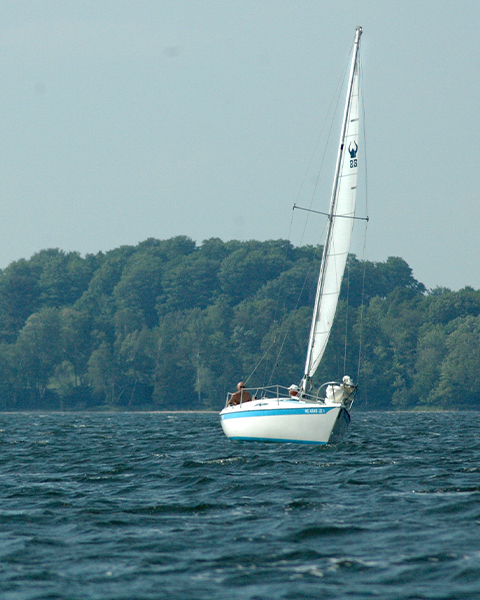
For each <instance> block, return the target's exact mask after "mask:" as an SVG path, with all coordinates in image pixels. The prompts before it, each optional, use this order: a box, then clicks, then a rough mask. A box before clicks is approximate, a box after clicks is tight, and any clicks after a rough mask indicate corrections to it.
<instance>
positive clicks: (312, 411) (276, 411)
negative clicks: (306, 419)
mask: <svg viewBox="0 0 480 600" xmlns="http://www.w3.org/2000/svg"><path fill="white" fill-rule="evenodd" d="M335 408H337V407H335V406H332V407H328V408H272V409H270V410H264V409H258V410H243V411H239V412H235V413H229V414H225V415H220V418H221V419H238V418H242V417H274V416H277V415H282V416H287V415H324V414H325V413H327V412H328V411H330V410H333V409H335Z"/></svg>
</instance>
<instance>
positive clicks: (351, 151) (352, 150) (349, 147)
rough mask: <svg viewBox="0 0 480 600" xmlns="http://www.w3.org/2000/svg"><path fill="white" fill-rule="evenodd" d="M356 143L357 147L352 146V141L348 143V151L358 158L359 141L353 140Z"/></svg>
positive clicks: (351, 155) (352, 156) (351, 156)
mask: <svg viewBox="0 0 480 600" xmlns="http://www.w3.org/2000/svg"><path fill="white" fill-rule="evenodd" d="M353 143H354V144H355V148H353V147H352V142H350V144H349V145H348V151H349V153H350V158H356V157H357V152H358V145H357V142H353Z"/></svg>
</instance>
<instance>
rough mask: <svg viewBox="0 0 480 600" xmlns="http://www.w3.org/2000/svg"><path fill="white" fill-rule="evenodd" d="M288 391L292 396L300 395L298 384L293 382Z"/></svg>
mask: <svg viewBox="0 0 480 600" xmlns="http://www.w3.org/2000/svg"><path fill="white" fill-rule="evenodd" d="M288 393H289V395H290V396H291V397H292V398H297V397H298V385H295V384H294V383H292V385H291V386H290V387H289V388H288Z"/></svg>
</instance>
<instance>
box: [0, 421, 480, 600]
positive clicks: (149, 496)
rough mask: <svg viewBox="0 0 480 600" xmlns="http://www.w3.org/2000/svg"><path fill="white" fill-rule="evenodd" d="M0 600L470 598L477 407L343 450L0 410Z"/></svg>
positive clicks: (478, 572)
mask: <svg viewBox="0 0 480 600" xmlns="http://www.w3.org/2000/svg"><path fill="white" fill-rule="evenodd" d="M0 430H1V431H0V465H1V468H0V477H1V478H0V490H1V503H0V559H1V561H0V598H1V599H2V600H27V599H36V600H37V599H48V600H55V599H59V600H60V599H62V600H63V599H72V600H73V599H75V600H79V599H98V600H117V599H129V600H142V599H163V598H165V599H167V598H168V599H177V598H178V599H182V600H183V599H186V600H192V599H208V600H210V599H222V600H225V599H229V600H231V599H242V600H243V599H245V600H247V599H249V600H270V599H277V598H282V599H283V598H285V599H286V598H288V599H292V600H297V599H301V598H315V599H322V600H325V599H330V598H332V599H333V598H335V600H343V599H347V598H348V599H354V600H359V599H364V598H369V599H371V598H378V599H381V600H393V599H398V600H406V599H429V600H431V599H440V598H441V599H445V600H446V599H453V598H458V599H462V600H466V599H476V600H478V599H479V598H480V413H476V412H475V413H460V414H455V413H362V412H355V411H353V414H352V425H351V427H350V431H349V434H348V437H347V439H346V441H345V442H344V443H342V444H340V445H338V446H337V447H316V446H313V447H305V446H295V445H262V444H251V443H249V444H233V443H232V442H229V441H228V440H227V439H226V438H225V437H224V435H223V433H222V431H221V428H220V424H219V419H218V415H215V414H209V413H204V414H178V413H177V414H161V413H160V414H159V413H153V414H91V413H90V414H0Z"/></svg>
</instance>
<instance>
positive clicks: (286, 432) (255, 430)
mask: <svg viewBox="0 0 480 600" xmlns="http://www.w3.org/2000/svg"><path fill="white" fill-rule="evenodd" d="M220 419H221V423H222V428H223V431H224V433H225V435H226V436H227V437H228V438H229V439H231V440H237V441H257V442H284V443H285V442H293V443H298V444H328V443H329V442H335V441H337V440H338V439H339V438H340V437H341V436H342V435H343V434H344V433H345V431H346V429H347V426H348V424H349V422H350V415H349V413H348V411H347V409H346V408H345V407H343V406H341V405H338V404H337V405H328V404H319V403H316V402H303V401H301V400H291V399H289V398H276V399H269V400H265V399H262V400H257V401H255V400H254V401H253V402H247V403H244V404H242V405H239V406H228V407H226V408H224V409H223V410H222V412H221V413H220Z"/></svg>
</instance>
